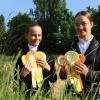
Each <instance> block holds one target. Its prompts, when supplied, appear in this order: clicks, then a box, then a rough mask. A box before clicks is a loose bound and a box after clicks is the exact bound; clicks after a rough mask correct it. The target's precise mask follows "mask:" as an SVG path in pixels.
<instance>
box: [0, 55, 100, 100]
mask: <svg viewBox="0 0 100 100" xmlns="http://www.w3.org/2000/svg"><path fill="white" fill-rule="evenodd" d="M14 58H15V57H14V56H5V55H0V100H25V98H26V97H25V95H26V92H27V91H25V84H24V83H23V84H22V87H21V88H20V87H19V79H18V80H14V70H15V63H16V60H17V58H16V59H14ZM55 84H56V83H55ZM55 84H51V88H50V90H49V91H48V93H45V94H44V95H42V93H41V92H42V91H41V89H38V90H37V92H36V93H35V95H33V94H32V93H30V100H78V98H77V95H76V94H75V93H73V89H70V91H69V92H66V91H67V89H68V85H67V80H66V81H65V84H64V85H63V86H62V87H60V92H59V93H58V94H55V93H54V92H55V90H54V89H56V91H58V90H59V88H55V86H56V87H57V85H55ZM58 85H59V84H58ZM58 87H59V86H58ZM98 89H100V87H99V86H98V87H97V89H96V92H97V90H98ZM19 91H20V93H19ZM90 92H91V90H89V92H88V93H87V96H86V97H83V99H84V100H88V96H89V94H90ZM95 95H96V93H94V95H92V97H91V98H92V99H93V100H94V98H95ZM27 100H28V99H27Z"/></svg>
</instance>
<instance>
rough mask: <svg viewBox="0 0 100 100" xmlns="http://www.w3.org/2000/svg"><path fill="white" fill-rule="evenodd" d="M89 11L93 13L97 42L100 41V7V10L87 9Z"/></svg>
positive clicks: (94, 32) (99, 8) (99, 7)
mask: <svg viewBox="0 0 100 100" xmlns="http://www.w3.org/2000/svg"><path fill="white" fill-rule="evenodd" d="M87 9H88V10H89V11H90V12H91V13H92V15H93V20H94V27H93V34H94V36H95V37H96V39H97V40H99V41H100V6H98V9H94V8H90V7H87Z"/></svg>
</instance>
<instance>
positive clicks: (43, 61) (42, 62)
mask: <svg viewBox="0 0 100 100" xmlns="http://www.w3.org/2000/svg"><path fill="white" fill-rule="evenodd" d="M36 63H37V64H38V65H40V66H41V67H43V68H44V69H46V70H48V71H50V70H51V69H50V65H49V64H48V63H47V61H46V60H43V59H37V60H36Z"/></svg>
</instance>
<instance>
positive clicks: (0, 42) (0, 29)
mask: <svg viewBox="0 0 100 100" xmlns="http://www.w3.org/2000/svg"><path fill="white" fill-rule="evenodd" d="M4 20H5V19H4V16H3V15H0V53H3V52H4V43H5V40H6V35H7V33H6V30H5V23H4Z"/></svg>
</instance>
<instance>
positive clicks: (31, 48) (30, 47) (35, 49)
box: [28, 44, 38, 51]
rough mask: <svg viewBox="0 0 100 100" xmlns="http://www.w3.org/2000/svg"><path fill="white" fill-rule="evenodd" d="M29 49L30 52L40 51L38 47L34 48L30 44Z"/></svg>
mask: <svg viewBox="0 0 100 100" xmlns="http://www.w3.org/2000/svg"><path fill="white" fill-rule="evenodd" d="M28 47H29V50H32V51H37V49H38V46H32V45H30V44H28Z"/></svg>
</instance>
